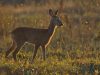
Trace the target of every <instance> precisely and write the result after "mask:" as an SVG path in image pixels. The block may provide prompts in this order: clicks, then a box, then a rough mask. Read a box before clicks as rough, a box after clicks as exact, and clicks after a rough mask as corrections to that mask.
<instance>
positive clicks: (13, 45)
mask: <svg viewBox="0 0 100 75" xmlns="http://www.w3.org/2000/svg"><path fill="white" fill-rule="evenodd" d="M15 48H16V42H15V41H14V40H13V41H12V45H11V47H10V48H9V49H8V50H7V51H6V55H5V57H6V58H7V57H8V55H9V54H10V53H11V52H12V51H13V50H14V49H15Z"/></svg>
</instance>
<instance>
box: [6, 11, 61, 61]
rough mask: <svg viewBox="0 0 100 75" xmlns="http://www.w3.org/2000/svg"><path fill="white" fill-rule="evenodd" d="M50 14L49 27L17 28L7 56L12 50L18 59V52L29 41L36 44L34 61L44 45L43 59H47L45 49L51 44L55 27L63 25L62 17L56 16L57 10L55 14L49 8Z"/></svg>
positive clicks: (14, 56) (13, 33)
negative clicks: (39, 49)
mask: <svg viewBox="0 0 100 75" xmlns="http://www.w3.org/2000/svg"><path fill="white" fill-rule="evenodd" d="M49 14H50V16H51V21H50V24H49V27H48V28H47V29H36V28H28V27H19V28H16V29H15V30H13V31H12V32H11V36H12V39H13V43H12V46H11V47H10V49H9V50H7V52H6V57H7V56H8V55H9V54H10V52H11V51H12V50H14V52H13V58H14V60H16V54H17V53H18V51H19V50H20V48H21V46H22V45H23V44H24V43H25V42H29V43H32V44H34V45H35V50H34V54H33V58H32V61H33V60H34V58H35V56H36V53H37V50H38V48H39V47H40V46H41V47H42V52H43V59H44V60H45V49H46V47H47V45H48V44H49V42H50V40H51V38H52V36H53V34H54V32H55V29H56V28H57V25H58V26H61V25H62V22H61V21H60V19H59V18H58V17H57V16H56V14H57V12H55V15H54V14H53V12H52V10H51V9H50V10H49Z"/></svg>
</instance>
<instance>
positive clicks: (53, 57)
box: [0, 0, 100, 75]
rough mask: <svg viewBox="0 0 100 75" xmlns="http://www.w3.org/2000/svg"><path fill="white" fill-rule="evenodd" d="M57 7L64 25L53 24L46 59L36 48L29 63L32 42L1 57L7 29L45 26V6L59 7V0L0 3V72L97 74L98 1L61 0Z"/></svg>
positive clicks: (19, 74)
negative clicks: (15, 51)
mask: <svg viewBox="0 0 100 75" xmlns="http://www.w3.org/2000/svg"><path fill="white" fill-rule="evenodd" d="M64 1H65V2H64V3H63V8H62V10H61V11H60V14H59V16H60V17H61V19H62V21H63V24H64V26H63V27H61V28H57V30H56V32H55V34H54V36H53V39H52V41H51V43H50V45H49V46H48V48H47V49H46V61H43V60H42V51H41V48H39V50H38V53H37V56H36V58H35V60H34V62H33V63H32V64H31V63H30V61H31V59H32V54H33V50H34V46H33V45H32V44H30V43H26V44H25V45H24V46H23V47H22V48H21V50H20V52H19V53H18V55H17V59H18V61H17V62H15V61H14V60H13V59H12V55H10V56H9V58H8V59H5V51H6V50H7V49H8V48H9V47H10V44H11V37H10V34H9V32H11V31H12V30H14V29H15V28H17V27H32V28H47V27H48V25H49V20H50V17H49V15H48V9H49V8H53V9H60V5H59V2H57V1H55V2H50V3H47V4H45V5H39V4H38V5H35V4H34V3H33V4H30V5H23V4H22V5H18V6H12V5H5V6H2V5H0V75H99V74H100V51H99V50H100V1H99V0H64Z"/></svg>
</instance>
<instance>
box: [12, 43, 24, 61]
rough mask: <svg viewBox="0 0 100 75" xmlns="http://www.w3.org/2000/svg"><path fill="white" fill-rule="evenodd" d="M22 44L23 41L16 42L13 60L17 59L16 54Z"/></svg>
mask: <svg viewBox="0 0 100 75" xmlns="http://www.w3.org/2000/svg"><path fill="white" fill-rule="evenodd" d="M23 44H24V43H17V47H16V49H15V51H14V52H13V58H14V60H15V61H16V60H17V59H16V55H17V53H18V52H19V50H20V48H21V47H22V45H23Z"/></svg>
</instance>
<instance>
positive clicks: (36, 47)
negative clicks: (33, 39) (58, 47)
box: [32, 45, 40, 62]
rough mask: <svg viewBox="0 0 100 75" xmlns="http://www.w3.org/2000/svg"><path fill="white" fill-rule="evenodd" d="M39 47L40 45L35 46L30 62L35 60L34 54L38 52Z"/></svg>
mask: <svg viewBox="0 0 100 75" xmlns="http://www.w3.org/2000/svg"><path fill="white" fill-rule="evenodd" d="M39 46H40V45H35V50H34V54H33V58H32V62H33V60H34V58H35V56H36V54H37V50H38V48H39Z"/></svg>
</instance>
